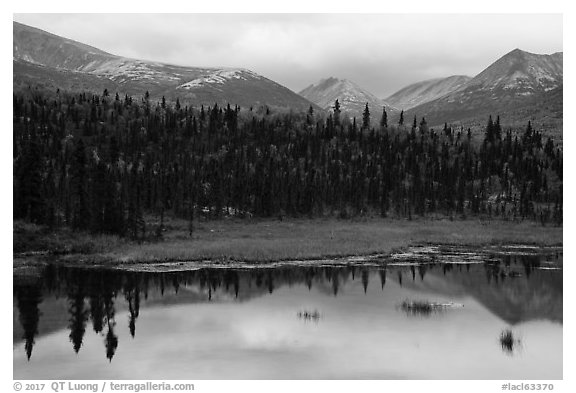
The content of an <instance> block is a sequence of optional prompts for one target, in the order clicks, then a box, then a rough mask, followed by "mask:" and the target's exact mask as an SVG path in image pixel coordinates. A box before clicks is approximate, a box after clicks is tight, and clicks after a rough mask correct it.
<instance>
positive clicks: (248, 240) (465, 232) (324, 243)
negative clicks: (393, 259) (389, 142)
mask: <svg viewBox="0 0 576 393" xmlns="http://www.w3.org/2000/svg"><path fill="white" fill-rule="evenodd" d="M186 225H187V223H186V221H184V220H173V219H169V220H167V221H166V226H165V227H166V230H165V231H164V233H163V240H159V241H157V242H144V243H141V244H138V243H137V242H132V241H127V240H123V239H120V238H117V237H111V236H106V235H96V236H92V235H89V234H85V233H81V234H75V233H72V232H70V231H63V232H61V233H42V232H41V231H40V229H39V228H34V227H31V226H30V225H29V224H22V223H15V230H14V244H15V250H16V244H19V245H20V247H21V246H22V242H25V240H27V239H30V238H33V239H34V241H35V242H36V243H34V242H31V244H30V245H33V244H37V245H48V246H51V247H54V249H52V250H51V249H47V250H33V249H30V250H25V251H24V250H23V252H24V254H22V253H20V254H19V253H18V252H14V254H13V255H14V258H13V261H14V262H13V267H14V268H21V267H26V266H33V265H36V266H37V265H39V264H40V265H42V264H46V263H58V264H65V265H69V266H87V267H88V266H92V267H96V266H100V267H116V268H117V267H122V266H125V267H129V266H134V265H146V264H149V265H154V264H156V265H158V264H175V265H176V264H186V265H191V267H193V265H194V264H197V265H209V264H212V265H218V266H228V265H242V264H244V265H246V264H252V265H269V264H278V263H290V262H295V261H301V262H303V263H310V261H326V260H350V259H357V260H358V259H363V260H369V259H374V256H377V257H380V258H385V257H386V256H389V255H391V254H392V253H394V252H400V251H401V250H405V249H406V248H408V247H413V246H421V245H446V246H450V245H458V246H462V247H466V246H467V247H479V246H502V245H513V244H516V245H531V246H536V247H545V246H562V245H563V242H562V232H563V228H562V227H542V226H541V225H539V224H536V223H533V222H520V223H517V222H509V221H496V220H492V221H481V220H454V221H451V220H448V219H440V220H430V219H419V220H418V219H417V220H413V221H405V220H394V219H381V218H367V219H355V220H337V219H289V220H284V221H279V220H238V219H230V220H226V219H224V220H219V221H205V222H200V223H197V225H196V229H195V231H194V233H193V236H192V237H191V238H190V237H189V236H188V235H187V232H186ZM34 231H36V233H34ZM66 250H70V251H69V252H66Z"/></svg>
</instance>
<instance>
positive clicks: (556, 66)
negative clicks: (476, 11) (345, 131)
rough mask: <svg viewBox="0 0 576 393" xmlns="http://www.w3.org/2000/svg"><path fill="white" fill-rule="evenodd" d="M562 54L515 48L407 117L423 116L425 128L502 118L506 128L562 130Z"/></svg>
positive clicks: (484, 121)
mask: <svg viewBox="0 0 576 393" xmlns="http://www.w3.org/2000/svg"><path fill="white" fill-rule="evenodd" d="M562 91H563V54H562V53H561V52H559V53H554V54H552V55H538V54H533V53H528V52H524V51H521V50H519V49H515V50H513V51H512V52H510V53H508V54H506V55H504V56H503V57H501V58H500V59H498V60H497V61H496V62H494V63H493V64H491V65H490V66H489V67H488V68H486V69H485V70H484V71H482V72H481V73H480V74H478V75H477V76H475V77H474V78H472V79H471V80H469V81H468V82H466V83H465V84H463V85H462V86H461V87H459V88H458V89H457V90H455V91H453V92H452V93H449V94H447V95H445V96H443V97H440V98H437V99H435V100H433V101H429V102H426V103H423V104H421V105H418V106H416V107H414V108H412V109H410V110H409V111H407V113H406V114H405V115H406V116H407V118H412V117H413V116H414V115H416V116H417V117H419V118H420V117H425V118H426V120H427V122H428V124H429V125H439V124H443V123H444V122H448V123H453V124H454V123H460V124H462V125H465V126H475V125H485V124H486V121H487V119H488V116H489V115H490V114H491V115H493V116H496V115H500V116H501V118H502V120H503V123H504V124H505V125H511V126H516V125H517V126H525V125H526V123H527V122H528V120H532V121H533V122H535V123H536V124H538V125H539V126H543V127H546V128H553V129H556V130H560V131H561V130H562V114H563V104H562V103H563V101H562Z"/></svg>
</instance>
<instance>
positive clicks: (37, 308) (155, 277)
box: [14, 255, 562, 361]
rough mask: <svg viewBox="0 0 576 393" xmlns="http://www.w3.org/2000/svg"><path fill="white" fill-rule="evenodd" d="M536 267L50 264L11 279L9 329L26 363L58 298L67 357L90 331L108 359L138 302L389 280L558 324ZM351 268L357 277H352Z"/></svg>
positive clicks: (506, 261)
mask: <svg viewBox="0 0 576 393" xmlns="http://www.w3.org/2000/svg"><path fill="white" fill-rule="evenodd" d="M542 263H543V261H542V257H540V256H537V255H504V256H499V257H497V258H491V259H490V260H489V261H486V263H482V264H475V265H470V264H468V265H462V264H452V263H427V264H422V265H410V266H392V265H389V266H384V265H382V266H372V267H356V266H315V267H312V266H306V267H304V266H283V267H275V268H265V267H264V268H250V269H224V268H203V269H199V270H194V271H181V272H163V273H157V272H127V271H121V270H112V269H94V268H92V269H90V268H69V267H58V266H54V265H50V266H48V267H46V268H45V270H44V271H43V274H42V276H41V278H40V279H37V280H32V281H31V280H17V279H15V283H14V299H15V307H17V309H18V322H19V324H16V323H15V325H14V326H15V327H14V329H15V333H14V334H15V336H14V338H15V341H18V340H23V341H24V350H25V351H26V355H27V357H28V359H30V357H31V356H32V352H33V347H34V344H35V338H36V337H37V336H38V335H39V334H46V333H48V332H49V331H50V329H52V331H53V330H57V329H62V328H63V327H64V326H62V325H61V324H60V323H61V322H58V321H61V320H62V318H61V319H58V318H55V316H54V315H52V313H56V311H54V310H51V311H50V313H51V315H50V318H51V321H52V322H54V320H56V321H57V322H56V323H55V326H52V327H50V324H49V323H48V322H47V324H46V326H44V327H43V329H41V330H43V331H42V332H40V333H39V323H40V320H41V318H42V317H43V314H42V312H41V304H42V302H43V301H44V300H45V299H48V298H50V299H59V298H65V299H66V304H67V307H66V310H65V312H67V325H66V327H67V329H68V330H69V335H68V337H69V339H70V343H71V347H72V349H73V351H74V352H76V353H78V352H79V351H81V349H82V343H83V339H84V335H85V333H86V330H87V329H90V328H91V329H93V330H94V332H96V333H98V334H100V335H101V336H102V337H103V344H104V348H103V353H104V354H105V355H106V357H107V358H108V359H109V360H110V361H112V359H113V357H114V354H115V352H116V350H117V348H118V345H119V342H118V341H119V340H118V336H117V334H116V332H117V330H118V329H124V328H127V329H128V331H129V333H130V336H131V337H132V338H135V337H136V324H137V321H138V318H139V314H140V307H141V301H146V305H147V306H148V307H150V306H154V305H158V306H160V305H170V304H178V303H198V302H224V301H228V302H234V301H238V302H241V301H247V300H249V299H251V298H253V297H256V296H266V295H267V294H272V293H274V291H277V290H278V289H280V288H282V287H288V288H289V287H291V286H293V285H303V286H305V287H307V288H308V289H309V290H312V289H313V288H315V289H317V290H318V291H320V292H323V293H325V294H326V295H329V296H338V294H339V293H340V292H341V291H346V287H347V285H349V284H350V282H352V281H355V280H357V279H359V280H360V282H361V285H362V289H363V293H364V294H365V295H366V294H367V293H368V291H369V289H370V287H371V286H372V287H375V288H372V291H373V290H377V291H382V292H383V296H385V295H386V288H387V279H389V280H390V279H391V280H393V281H395V282H396V284H398V285H400V286H404V287H410V288H412V289H416V290H422V291H427V292H432V293H436V294H442V295H448V296H453V297H458V296H471V297H474V298H475V299H476V300H478V301H479V302H480V303H482V304H483V305H484V306H485V307H486V308H488V309H490V310H491V312H492V313H494V314H495V315H497V316H499V317H500V318H501V319H502V320H504V321H506V322H508V323H510V324H515V323H519V322H522V321H526V320H533V319H548V320H551V321H555V322H560V323H561V322H562V271H561V270H542V269H540V268H541V267H542V266H543V265H542ZM545 263H549V262H545ZM357 270H359V272H358V273H359V274H356V273H357ZM389 273H390V274H389ZM403 278H404V280H403ZM19 281H25V282H19ZM403 281H404V282H403ZM375 282H376V283H377V284H376V285H375V284H374V283H375ZM378 283H379V284H380V285H378ZM378 287H380V288H378ZM117 311H126V312H127V313H128V319H127V320H124V321H121V320H117V319H116V313H117ZM47 314H48V312H47ZM15 315H16V314H15ZM303 315H304V314H303ZM64 320H66V319H64ZM16 330H18V332H17V331H16Z"/></svg>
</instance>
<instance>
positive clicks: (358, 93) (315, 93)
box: [299, 77, 394, 117]
mask: <svg viewBox="0 0 576 393" xmlns="http://www.w3.org/2000/svg"><path fill="white" fill-rule="evenodd" d="M299 94H300V95H301V96H302V97H304V98H306V99H308V100H310V101H312V102H313V103H315V104H316V105H318V106H319V107H321V108H322V109H326V110H330V109H332V107H333V106H334V102H335V101H336V100H338V102H339V103H340V107H341V110H342V112H345V113H348V114H349V115H350V116H356V117H358V116H361V115H362V112H363V111H364V108H365V107H366V104H368V108H369V109H370V111H371V112H372V113H373V114H376V113H378V114H380V113H381V112H382V106H384V105H386V104H385V103H384V101H382V100H380V99H379V98H378V97H376V96H375V95H374V94H372V93H370V92H369V91H367V90H365V89H363V88H362V87H360V86H358V85H357V84H356V83H354V82H352V81H350V80H348V79H338V78H334V77H330V78H327V79H322V80H321V81H319V82H318V83H317V84H312V85H310V86H308V87H307V88H305V89H304V90H302V91H301V92H300V93H299ZM386 107H387V110H389V111H390V110H392V111H394V108H390V107H389V106H388V105H386Z"/></svg>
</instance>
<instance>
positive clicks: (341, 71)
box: [14, 14, 563, 98]
mask: <svg viewBox="0 0 576 393" xmlns="http://www.w3.org/2000/svg"><path fill="white" fill-rule="evenodd" d="M14 20H16V21H18V22H21V23H25V24H28V25H31V26H34V27H38V28H40V29H43V30H46V31H49V32H51V33H54V34H58V35H61V36H64V37H67V38H71V39H74V40H77V41H81V42H83V43H86V44H89V45H92V46H95V47H97V48H99V49H102V50H105V51H107V52H110V53H113V54H116V55H122V56H127V57H133V58H140V59H147V60H154V61H159V62H165V63H172V64H178V65H189V66H226V67H243V68H249V69H251V70H253V71H255V72H257V73H260V74H262V75H264V76H266V77H268V78H270V79H273V80H275V81H277V82H279V83H281V84H283V85H285V86H287V87H289V88H290V89H292V90H294V91H296V92H298V91H300V90H302V89H303V88H305V87H306V86H308V85H310V84H312V83H315V82H317V81H318V80H320V79H322V78H326V77H329V76H334V77H338V78H347V79H350V80H353V81H355V82H356V83H358V84H359V85H360V86H362V87H364V88H366V89H367V90H369V91H370V92H372V93H374V94H375V95H377V96H379V97H382V98H383V97H387V96H388V95H390V94H392V93H394V92H395V91H397V90H398V89H400V88H402V87H404V86H406V85H408V84H410V83H414V82H418V81H421V80H425V79H431V78H439V77H446V76H450V75H462V74H463V75H470V76H474V75H476V74H478V73H479V72H480V71H482V70H483V69H484V68H486V67H487V66H488V65H490V64H491V63H492V62H494V61H495V60H497V59H498V58H499V57H500V56H502V55H504V54H506V53H507V52H509V51H511V50H513V49H515V48H520V49H523V50H526V51H529V52H534V53H554V52H559V51H562V50H563V48H562V15H561V14H548V15H542V14H524V15H515V14H491V15H488V14H487V15H483V14H426V15H422V14H15V15H14Z"/></svg>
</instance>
